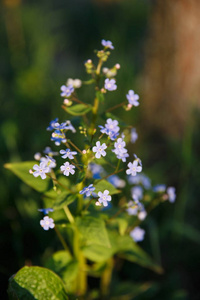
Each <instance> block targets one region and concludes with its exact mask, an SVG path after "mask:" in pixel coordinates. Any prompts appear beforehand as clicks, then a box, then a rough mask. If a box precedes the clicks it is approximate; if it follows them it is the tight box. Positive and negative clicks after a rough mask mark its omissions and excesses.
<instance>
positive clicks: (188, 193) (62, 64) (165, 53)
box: [0, 0, 200, 300]
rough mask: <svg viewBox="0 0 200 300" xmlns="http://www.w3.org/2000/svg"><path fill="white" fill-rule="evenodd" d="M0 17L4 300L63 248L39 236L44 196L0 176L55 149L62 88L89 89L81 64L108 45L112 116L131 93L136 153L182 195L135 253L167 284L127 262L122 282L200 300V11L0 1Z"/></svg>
mask: <svg viewBox="0 0 200 300" xmlns="http://www.w3.org/2000/svg"><path fill="white" fill-rule="evenodd" d="M0 6H1V7H0V8H1V9H0V99H1V100H0V126H1V127H0V151H1V152H0V153H1V155H0V168H1V178H0V198H1V200H0V226H1V233H0V250H1V259H0V275H1V277H0V285H1V287H0V299H7V294H6V289H7V284H8V279H9V277H10V276H11V275H12V274H14V273H16V271H17V270H18V269H19V268H20V267H22V266H24V264H27V265H31V264H33V265H42V263H43V260H44V257H45V255H47V254H48V251H49V252H50V251H51V249H52V248H56V247H58V246H57V244H58V241H57V239H56V237H55V236H54V233H53V232H48V234H46V233H45V232H44V231H42V230H41V228H40V226H39V220H40V217H41V216H40V215H39V214H38V212H37V209H38V208H40V207H42V200H41V198H40V195H38V194H37V193H36V192H34V191H33V190H32V189H31V188H29V187H27V186H26V185H25V184H24V183H22V182H21V181H20V180H19V179H18V178H16V177H15V176H14V175H13V174H11V173H10V172H9V171H7V170H5V169H4V168H3V165H4V164H5V163H6V162H16V161H25V160H32V159H33V155H34V154H35V153H36V152H38V151H42V150H43V149H44V148H45V147H46V146H51V143H50V140H49V138H50V136H49V133H48V132H47V131H46V127H47V126H48V124H49V121H50V120H52V119H54V118H55V117H57V116H59V118H60V120H62V121H63V120H65V119H66V115H65V113H64V112H63V111H62V110H61V104H62V100H61V98H60V86H61V85H62V84H64V83H65V82H66V80H67V78H69V77H71V78H81V79H87V78H88V76H87V74H86V73H85V71H84V61H85V60H87V59H88V58H91V59H93V58H94V57H95V55H94V53H93V50H94V49H99V48H100V42H101V39H103V38H104V39H106V40H107V39H108V40H111V41H112V42H113V44H114V46H115V50H114V51H113V52H112V56H111V58H110V60H109V62H108V66H109V67H111V66H113V65H114V64H115V63H120V65H121V70H120V71H119V73H118V75H117V82H118V92H116V93H109V94H108V95H107V98H108V101H109V105H111V104H114V103H118V102H121V101H124V100H125V94H126V93H127V91H128V90H129V89H134V90H135V91H136V93H138V94H139V95H140V99H141V105H140V106H139V108H138V109H135V110H132V111H131V112H128V113H126V115H124V117H126V119H128V121H129V123H130V124H132V125H134V126H135V127H136V128H137V131H138V133H139V139H138V141H137V142H136V144H135V145H134V147H133V152H135V153H137V154H138V155H139V157H141V159H142V161H143V169H144V172H145V173H146V174H147V175H148V176H150V178H151V179H152V184H156V183H166V184H167V185H170V186H175V187H176V189H177V200H176V203H175V204H170V203H164V204H162V205H160V206H159V207H158V208H156V209H155V210H154V211H153V212H152V213H151V215H150V216H149V217H148V218H147V220H145V222H144V228H145V229H146V237H145V240H144V242H142V247H144V249H145V250H146V251H147V252H148V253H149V254H150V255H151V256H152V257H153V258H154V259H155V261H157V262H159V263H161V264H162V266H163V268H164V270H165V272H164V274H162V275H157V274H155V273H153V272H152V271H149V270H146V269H143V268H141V267H138V266H136V265H134V264H130V263H127V264H126V263H124V265H123V267H122V269H121V271H120V274H118V276H119V277H120V279H121V280H126V281H132V282H141V281H152V282H154V284H153V286H152V288H151V289H150V290H148V291H147V292H146V293H145V294H144V295H141V296H139V297H137V298H135V299H138V300H141V299H155V300H157V299H162V300H163V299H164V300H165V299H166V300H169V299H170V300H184V299H196V300H198V299H200V291H199V278H200V271H199V268H200V257H199V252H200V251H199V250H200V248H199V246H200V228H199V224H200V222H199V208H200V205H199V195H200V171H199V170H200V160H199V150H200V133H199V125H200V121H199V120H200V119H199V116H200V114H199V106H200V99H199V97H200V96H199V95H200V93H199V92H200V55H199V53H200V39H199V36H200V2H199V1H198V0H162V1H161V0H157V1H153V0H152V1H151V0H74V1H64V0H57V1H53V0H48V1H31V0H26V1H21V0H2V1H1V4H0ZM84 96H85V97H91V95H90V94H89V93H87V92H86V93H85V95H84ZM117 113H118V114H119V115H122V114H124V113H123V112H122V111H121V110H118V111H117ZM122 117H123V116H122ZM130 266H131V267H130ZM94 284H95V283H94Z"/></svg>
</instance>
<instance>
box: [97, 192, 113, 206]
mask: <svg viewBox="0 0 200 300" xmlns="http://www.w3.org/2000/svg"><path fill="white" fill-rule="evenodd" d="M98 196H99V199H98V201H99V203H102V204H103V206H108V201H111V196H110V195H109V191H108V190H105V191H104V192H103V193H102V192H98Z"/></svg>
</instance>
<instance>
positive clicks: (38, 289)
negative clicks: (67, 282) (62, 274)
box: [8, 267, 68, 300]
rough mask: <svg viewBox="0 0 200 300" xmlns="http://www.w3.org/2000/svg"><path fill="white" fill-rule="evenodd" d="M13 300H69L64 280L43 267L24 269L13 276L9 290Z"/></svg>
mask: <svg viewBox="0 0 200 300" xmlns="http://www.w3.org/2000/svg"><path fill="white" fill-rule="evenodd" d="M8 294H9V298H10V299H11V300H18V299H20V300H34V299H35V300H36V299H37V300H44V299H51V300H67V299H68V296H67V294H66V291H65V287H64V284H63V282H62V280H61V279H60V278H59V277H58V276H57V275H56V274H55V273H54V272H52V271H50V270H48V269H45V268H41V267H24V268H22V269H21V270H19V271H18V272H17V274H15V275H14V276H12V277H11V278H10V280H9V288H8Z"/></svg>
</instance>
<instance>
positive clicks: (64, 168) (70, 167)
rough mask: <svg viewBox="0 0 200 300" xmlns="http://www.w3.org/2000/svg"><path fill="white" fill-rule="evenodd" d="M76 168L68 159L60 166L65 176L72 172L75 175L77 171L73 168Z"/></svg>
mask: <svg viewBox="0 0 200 300" xmlns="http://www.w3.org/2000/svg"><path fill="white" fill-rule="evenodd" d="M74 168H75V166H73V165H71V164H70V163H69V162H68V161H67V162H65V163H64V165H62V166H61V167H60V169H61V171H62V172H63V174H64V175H65V176H69V174H70V173H71V174H72V175H73V174H74V173H75V171H74V170H73V169H74Z"/></svg>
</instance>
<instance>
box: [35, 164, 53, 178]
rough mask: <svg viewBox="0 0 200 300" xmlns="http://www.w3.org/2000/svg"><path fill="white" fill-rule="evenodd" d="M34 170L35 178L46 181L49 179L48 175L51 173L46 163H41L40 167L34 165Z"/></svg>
mask: <svg viewBox="0 0 200 300" xmlns="http://www.w3.org/2000/svg"><path fill="white" fill-rule="evenodd" d="M33 170H35V172H33V176H34V177H38V176H40V177H41V178H42V179H45V178H46V177H47V176H46V173H49V168H48V167H47V166H46V164H45V163H40V164H39V166H38V165H34V166H33Z"/></svg>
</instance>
